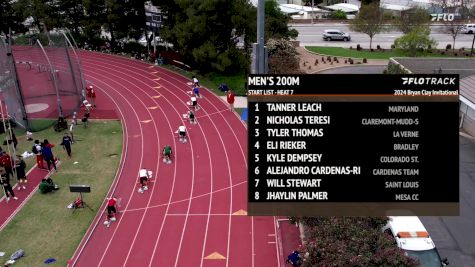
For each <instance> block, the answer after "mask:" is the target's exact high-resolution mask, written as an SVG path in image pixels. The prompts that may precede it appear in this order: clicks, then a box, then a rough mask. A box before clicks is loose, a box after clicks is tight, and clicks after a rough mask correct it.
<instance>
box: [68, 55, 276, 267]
mask: <svg viewBox="0 0 475 267" xmlns="http://www.w3.org/2000/svg"><path fill="white" fill-rule="evenodd" d="M81 55H82V58H83V65H84V66H83V67H84V72H85V74H86V78H87V79H88V80H91V81H92V82H93V83H94V84H97V86H98V87H99V88H98V89H100V91H101V90H103V91H104V95H103V96H104V97H106V95H108V96H109V97H110V98H111V99H112V100H113V101H114V102H116V103H117V104H116V105H117V106H118V107H119V108H120V109H122V113H123V116H122V118H121V119H122V120H123V122H124V123H126V124H127V130H128V131H129V134H128V137H127V138H128V139H127V141H128V143H124V146H125V145H127V149H128V152H127V157H128V160H127V161H124V162H122V163H121V166H122V167H123V168H124V169H123V170H124V171H123V172H122V173H120V175H118V177H116V181H118V182H117V188H116V194H118V192H120V194H121V197H122V198H123V201H122V203H127V204H126V205H127V210H126V211H125V213H123V214H122V215H121V216H122V218H119V221H118V223H117V224H115V225H113V226H112V227H111V228H109V229H106V228H105V227H103V226H102V225H98V226H97V227H93V226H91V227H90V229H89V230H88V233H87V234H86V237H88V236H90V237H89V238H85V239H84V240H83V241H82V242H81V245H80V246H79V247H78V249H77V252H76V253H75V255H74V257H73V259H75V261H74V262H75V265H74V266H99V265H100V266H185V267H188V266H264V265H262V264H263V263H265V266H279V265H280V262H281V259H279V255H278V253H277V252H278V249H277V244H276V242H275V236H276V229H275V225H274V218H272V217H259V218H251V217H248V216H239V215H233V213H234V212H236V211H241V210H243V211H246V207H247V203H246V201H247V187H246V180H247V169H246V163H247V158H246V155H247V129H246V127H245V125H244V124H243V123H242V122H241V121H240V119H239V118H238V117H237V116H236V115H235V114H234V113H232V112H230V111H229V110H228V107H227V104H226V103H225V102H223V101H222V100H221V99H220V98H219V97H217V96H216V95H214V94H213V93H211V92H210V91H208V90H204V92H202V94H203V95H204V98H203V99H199V103H200V105H201V107H202V108H201V109H200V110H199V111H198V112H196V116H197V118H198V122H199V123H198V125H189V123H186V126H187V128H188V130H189V135H190V138H191V139H192V141H193V142H190V143H188V144H181V143H176V139H175V133H174V132H172V131H175V130H176V129H177V128H178V125H180V124H181V123H183V118H182V117H181V114H184V113H186V111H187V110H188V107H187V105H186V101H188V100H189V97H190V95H189V94H188V91H190V90H191V89H190V86H189V85H188V84H187V83H188V82H189V80H188V79H187V78H185V77H183V76H181V75H179V74H176V73H173V72H171V71H169V70H166V69H163V68H158V67H154V66H151V65H149V64H146V63H143V62H140V61H136V60H130V59H127V58H123V57H118V56H111V55H107V54H101V53H95V52H87V51H81ZM148 120H151V122H150V123H144V121H148ZM153 125H155V127H153ZM152 139H159V140H160V146H163V145H164V144H170V143H171V144H174V145H176V149H175V150H174V152H175V155H176V156H177V157H179V160H177V161H175V162H174V163H173V165H169V166H164V165H162V166H158V165H159V164H161V161H160V158H159V156H158V153H160V148H159V143H158V142H159V141H158V140H152ZM139 142H143V143H144V144H145V145H144V146H143V149H141V146H140V144H139ZM172 146H173V145H172ZM124 149H125V148H124ZM226 154H227V156H225V155H226ZM142 161H143V162H146V164H147V166H146V167H147V168H148V169H154V170H155V169H156V170H158V173H157V176H158V179H157V181H155V184H154V185H153V186H156V187H157V188H156V189H154V190H155V191H154V192H153V193H152V194H150V193H151V192H147V193H149V195H148V196H146V197H144V198H143V199H142V197H141V196H137V192H136V190H135V189H136V188H137V187H136V182H137V172H138V168H140V167H141V166H142V165H143V164H142ZM194 161H196V163H195V164H193V163H192V162H194ZM175 164H176V165H175ZM149 165H150V166H149ZM173 168H175V169H174V170H173ZM243 183H244V184H243ZM131 188H134V190H131ZM198 196H201V197H199V198H196V197H198ZM124 201H125V202H124ZM122 206H124V204H122ZM238 214H242V211H241V212H238ZM98 218H100V216H99V215H98V216H96V219H95V222H97V221H99V220H98ZM122 220H123V221H122ZM93 225H94V224H93ZM113 227H116V229H113ZM86 241H87V242H86ZM163 255H168V256H167V257H169V258H171V259H169V260H164V257H163ZM210 255H211V257H207V256H210ZM170 256H171V257H170ZM212 256H215V257H212ZM210 258H211V259H210ZM213 258H215V259H213ZM216 258H217V259H216ZM111 264H112V265H111ZM164 264H165V265H164Z"/></svg>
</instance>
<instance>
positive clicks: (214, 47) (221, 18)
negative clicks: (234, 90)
mask: <svg viewBox="0 0 475 267" xmlns="http://www.w3.org/2000/svg"><path fill="white" fill-rule="evenodd" d="M160 7H161V8H162V10H163V11H164V13H165V16H166V20H165V22H164V29H163V30H162V36H163V37H164V38H165V40H166V41H167V42H170V43H172V44H173V45H174V48H175V50H177V51H178V52H179V53H180V54H181V55H182V56H183V57H184V59H185V60H186V61H187V62H190V63H191V64H192V65H193V67H195V68H197V69H199V70H200V71H202V72H205V73H206V72H209V71H211V70H218V71H227V70H231V69H233V68H232V66H235V63H238V61H241V60H242V53H241V52H239V51H238V50H237V48H236V44H235V39H234V38H233V37H235V35H236V34H238V33H244V32H245V31H246V29H247V30H248V28H247V25H246V23H245V22H246V20H247V17H243V14H245V13H246V11H247V12H251V5H250V3H249V2H248V1H246V0H236V1H227V0H194V1H193V0H175V1H173V0H167V1H160Z"/></svg>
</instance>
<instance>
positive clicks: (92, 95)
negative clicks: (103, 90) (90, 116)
mask: <svg viewBox="0 0 475 267" xmlns="http://www.w3.org/2000/svg"><path fill="white" fill-rule="evenodd" d="M86 96H87V99H88V101H89V103H91V105H92V106H93V107H96V91H95V90H94V88H93V87H92V85H89V86H88V87H87V88H86Z"/></svg>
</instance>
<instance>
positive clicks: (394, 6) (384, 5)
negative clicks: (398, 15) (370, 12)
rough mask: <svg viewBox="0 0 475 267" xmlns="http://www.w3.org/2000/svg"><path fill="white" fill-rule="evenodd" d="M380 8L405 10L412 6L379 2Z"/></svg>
mask: <svg viewBox="0 0 475 267" xmlns="http://www.w3.org/2000/svg"><path fill="white" fill-rule="evenodd" d="M381 8H382V9H386V10H392V11H405V10H409V9H411V8H412V7H410V6H401V5H392V4H383V3H381Z"/></svg>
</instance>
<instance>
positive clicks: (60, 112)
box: [36, 36, 63, 117]
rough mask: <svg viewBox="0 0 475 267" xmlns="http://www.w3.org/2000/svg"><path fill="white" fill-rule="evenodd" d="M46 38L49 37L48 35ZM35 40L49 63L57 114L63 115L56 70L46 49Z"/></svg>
mask: <svg viewBox="0 0 475 267" xmlns="http://www.w3.org/2000/svg"><path fill="white" fill-rule="evenodd" d="M48 38H49V36H48ZM36 42H37V43H38V45H39V46H40V48H41V51H43V54H44V56H45V58H46V60H47V61H48V65H49V68H50V72H51V77H52V80H53V85H54V89H55V90H56V98H57V99H56V100H57V103H58V114H59V117H63V108H62V107H61V98H60V97H59V88H58V82H57V81H56V70H55V69H54V68H53V65H51V61H50V60H49V57H48V55H47V54H46V51H45V49H44V48H43V45H42V44H41V42H40V40H36Z"/></svg>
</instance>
